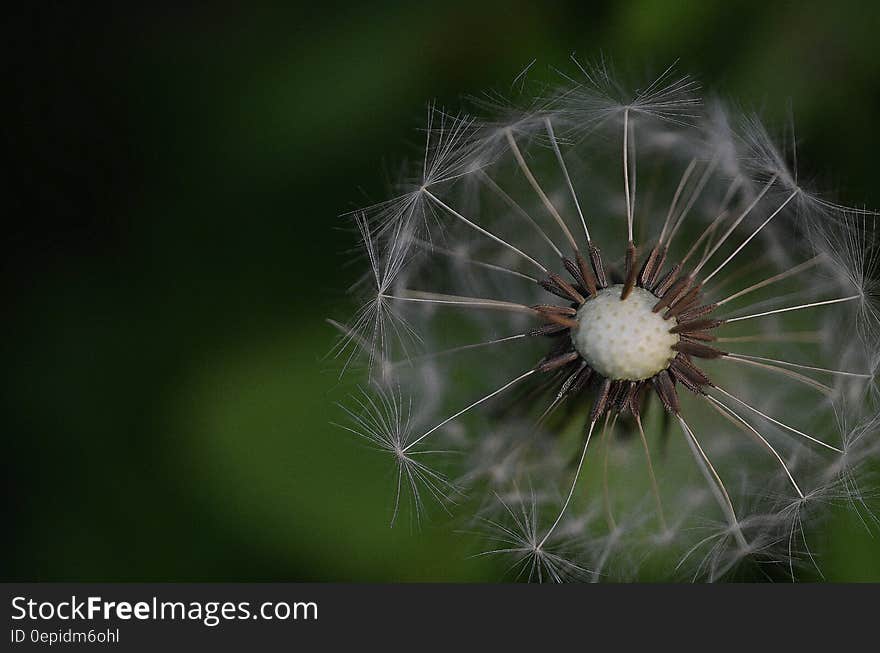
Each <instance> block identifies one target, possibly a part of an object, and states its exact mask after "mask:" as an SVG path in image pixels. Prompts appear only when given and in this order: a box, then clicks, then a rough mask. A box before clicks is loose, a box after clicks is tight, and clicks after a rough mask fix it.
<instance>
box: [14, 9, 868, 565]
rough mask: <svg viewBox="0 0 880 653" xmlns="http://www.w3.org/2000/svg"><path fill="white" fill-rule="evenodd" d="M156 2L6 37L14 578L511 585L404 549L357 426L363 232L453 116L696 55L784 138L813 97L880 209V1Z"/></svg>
mask: <svg viewBox="0 0 880 653" xmlns="http://www.w3.org/2000/svg"><path fill="white" fill-rule="evenodd" d="M147 6H148V5H144V7H143V8H141V9H134V8H132V6H129V7H128V8H127V9H125V11H124V12H123V10H122V9H121V8H120V6H116V5H114V7H115V8H110V9H102V10H98V9H95V8H92V9H91V10H88V11H87V10H85V9H83V8H82V7H80V6H75V5H66V4H58V5H37V4H29V5H28V7H27V8H25V9H20V10H19V14H18V15H17V16H15V17H14V18H13V19H12V20H9V21H6V23H5V25H4V32H5V33H4V41H5V42H6V43H7V44H9V45H10V46H11V47H12V48H13V50H12V52H13V55H14V56H11V57H8V58H7V61H6V66H7V69H8V70H7V71H6V72H7V75H5V79H6V80H7V102H6V104H7V107H6V108H7V109H8V110H10V111H11V117H10V118H9V119H7V120H6V121H5V124H4V127H3V135H4V137H5V138H6V140H7V145H9V146H11V148H12V157H11V161H12V162H13V164H14V165H13V170H12V171H11V172H10V173H9V174H8V175H7V182H8V183H9V184H10V189H11V191H12V192H11V193H10V194H7V196H8V197H11V198H12V202H11V205H10V206H9V208H8V222H7V224H11V225H12V228H11V231H10V234H9V236H8V239H7V243H8V245H7V248H6V249H7V255H6V256H5V257H4V258H5V260H6V263H7V268H6V274H5V275H4V284H5V285H4V288H5V290H6V291H7V293H6V294H7V297H8V301H7V310H6V311H5V319H4V326H5V327H6V329H7V333H6V337H5V338H3V360H4V364H5V367H6V370H7V371H6V379H7V382H6V387H5V392H4V397H5V399H6V411H5V413H6V420H5V421H6V428H5V429H4V438H5V443H4V444H5V450H6V454H5V455H4V461H5V465H6V467H7V479H8V484H9V492H8V495H7V496H8V497H9V502H10V509H11V515H12V516H11V518H10V521H9V522H8V523H9V526H10V528H9V533H10V534H11V537H8V538H6V539H7V546H8V547H10V548H9V550H8V551H7V553H6V555H4V556H3V564H4V571H3V577H4V578H5V579H38V580H357V581H381V580H495V579H498V578H499V577H500V576H501V571H502V569H500V568H498V567H496V566H494V565H492V564H491V563H490V562H489V561H485V560H475V559H473V558H469V557H468V556H469V554H471V553H473V552H474V549H473V544H472V543H471V542H470V541H469V540H468V538H467V537H465V536H462V535H460V534H456V533H451V532H449V529H448V528H447V527H446V524H445V521H446V520H445V515H444V514H443V513H442V512H441V511H439V510H435V511H434V520H433V521H432V522H430V523H428V524H425V525H423V527H422V529H421V530H417V529H410V528H409V527H408V525H407V524H406V523H401V524H398V525H397V526H396V527H395V528H393V529H391V528H389V527H388V521H389V517H390V505H391V489H392V478H391V476H390V475H389V472H388V468H387V467H385V466H384V465H383V463H384V462H385V461H384V460H383V459H382V458H381V457H380V456H377V455H376V454H373V453H371V452H369V451H368V450H366V449H365V448H364V447H361V446H360V445H359V444H358V443H357V442H353V439H352V438H350V437H348V436H347V435H346V434H345V433H344V432H343V431H341V430H340V429H338V428H336V427H334V426H332V424H331V421H332V420H333V419H336V418H338V412H337V409H336V408H335V407H334V405H333V402H334V401H335V400H338V399H341V398H342V397H343V396H344V390H343V389H341V388H340V387H338V386H339V382H338V379H337V376H336V374H335V372H334V371H333V366H332V364H330V362H328V361H327V360H325V358H324V356H325V354H326V353H327V352H328V350H329V349H330V347H331V345H332V342H333V339H334V333H333V331H332V329H331V328H330V327H329V326H327V325H326V324H325V321H324V320H325V318H326V317H327V316H330V315H335V316H337V317H344V316H346V315H347V313H348V311H349V309H350V306H349V305H348V304H347V302H346V299H345V288H346V287H347V285H348V284H349V283H350V282H351V281H352V280H353V279H354V278H355V276H356V274H358V272H359V268H358V266H359V265H360V261H359V260H358V259H356V257H355V256H353V255H352V252H351V247H352V246H353V244H354V242H355V239H354V237H353V235H352V234H351V233H350V231H349V230H348V228H347V225H346V224H345V222H344V221H343V220H340V219H339V218H338V217H337V216H338V215H339V214H340V213H342V212H343V211H346V210H349V209H351V208H353V207H356V206H359V205H363V204H364V203H365V202H367V201H369V200H376V199H379V198H381V197H383V193H384V189H383V184H384V181H385V178H384V176H383V175H382V174H381V172H380V169H381V168H380V165H381V164H382V162H383V161H387V162H388V163H387V166H388V167H389V168H393V165H394V163H395V162H397V161H399V160H400V159H401V158H403V157H404V156H406V155H408V154H410V153H411V152H412V150H411V149H410V145H411V144H412V143H413V142H414V141H415V140H417V134H416V132H415V131H414V128H415V127H417V126H418V125H419V119H420V118H422V116H423V115H424V113H423V110H424V106H425V102H426V101H429V100H431V99H437V100H438V102H439V103H441V104H447V105H450V106H457V105H458V104H459V102H460V98H461V96H462V95H466V94H478V93H480V92H481V91H482V90H484V89H487V88H496V89H500V90H506V89H508V88H509V86H510V83H511V82H512V81H513V79H514V77H516V75H517V73H518V72H519V71H520V70H521V69H522V68H523V67H524V66H526V65H527V64H529V62H531V61H532V60H533V59H536V60H537V61H536V63H535V65H534V66H533V68H532V71H531V74H532V76H533V77H536V78H539V79H540V78H546V79H552V78H553V75H554V73H553V72H552V70H550V68H549V67H550V66H559V67H564V66H565V65H566V64H567V59H568V56H569V54H570V53H571V52H577V53H578V55H580V56H583V57H585V58H590V57H595V56H598V55H599V54H600V53H604V54H605V55H606V56H608V57H609V58H611V59H613V60H614V61H615V62H616V63H617V64H618V65H619V66H620V67H621V68H623V69H627V70H632V71H634V72H635V73H637V74H638V73H640V72H642V70H643V69H647V68H650V69H652V70H657V69H658V68H662V67H665V66H666V65H668V64H669V63H670V62H671V61H674V60H679V67H680V69H681V70H683V71H686V72H691V73H693V74H695V75H697V76H699V77H700V78H701V79H702V80H704V82H705V83H706V85H707V86H708V88H709V89H710V90H712V91H717V92H720V93H723V94H726V95H730V96H732V97H734V98H738V99H740V100H742V101H744V102H745V103H746V104H748V105H754V106H756V107H758V108H763V109H764V113H765V115H766V116H767V118H768V120H769V121H770V122H771V123H773V124H776V125H781V124H782V122H783V120H784V119H785V116H786V114H787V107H788V102H789V101H790V102H791V104H792V106H793V107H794V111H795V117H796V124H797V129H798V132H797V133H798V138H799V140H800V153H801V160H802V161H804V162H809V167H808V168H806V171H807V172H809V173H810V174H812V175H816V176H818V177H820V178H822V179H826V178H827V179H828V180H829V181H830V182H831V183H832V185H833V187H834V188H836V189H839V191H840V197H841V198H842V199H843V200H844V201H847V202H851V203H865V204H867V205H869V206H874V207H877V206H880V190H878V188H877V186H876V184H875V181H874V161H873V158H874V154H875V152H876V151H877V148H878V145H880V140H878V136H877V130H876V125H875V123H873V122H872V121H874V120H876V117H877V115H878V114H880V58H878V57H877V56H876V30H875V29H874V27H875V26H876V25H877V24H878V19H880V5H875V4H871V3H858V2H852V3H846V2H838V3H815V4H814V3H787V2H780V3H766V2H735V3H731V2H724V3H722V2H717V3H716V2H701V1H698V0H695V1H692V2H626V3H622V2H606V3H590V2H583V1H572V2H544V3H530V2H522V1H520V0H507V1H506V2H494V1H488V2H478V3H474V2H466V3H465V2H455V1H447V2H444V3H388V2H379V1H377V2H369V3H352V4H350V5H343V4H339V3H334V2H324V3H318V4H315V3H309V4H307V5H305V4H304V5H301V6H295V5H291V4H286V5H284V6H281V7H267V6H263V7H261V8H253V7H250V8H247V9H244V8H242V7H237V8H236V7H229V6H221V5H216V6H211V7H202V8H201V9H198V10H197V9H166V10H158V9H149V10H148V9H146V7H147ZM383 157H387V159H385V158H383ZM829 172H833V175H834V176H833V177H828V176H827V175H828V173H829ZM832 526H833V527H831V528H829V529H828V530H827V532H826V533H825V537H827V539H828V543H827V547H825V548H826V549H827V552H828V556H826V557H825V558H824V559H822V560H820V563H821V565H822V566H823V570H824V571H825V572H826V578H828V579H829V580H869V579H873V580H880V566H878V564H880V563H878V560H880V544H878V542H877V540H875V539H873V538H872V537H871V536H870V535H869V534H867V533H866V531H865V529H864V528H863V527H861V525H860V524H859V523H858V521H857V520H855V518H853V517H848V516H846V515H843V514H841V515H839V516H837V517H835V520H834V522H833V524H832Z"/></svg>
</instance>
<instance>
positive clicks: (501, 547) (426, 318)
mask: <svg viewBox="0 0 880 653" xmlns="http://www.w3.org/2000/svg"><path fill="white" fill-rule="evenodd" d="M574 63H575V66H574V70H573V72H572V73H571V74H568V73H566V74H563V75H562V79H561V82H560V84H559V85H558V87H555V88H543V89H541V90H540V91H539V93H538V94H537V98H533V99H528V100H527V101H526V102H525V103H524V105H525V106H524V107H523V108H520V109H516V108H512V107H511V106H510V105H505V106H502V103H501V102H500V101H499V99H498V98H497V97H496V96H492V97H489V98H484V99H483V100H481V101H479V102H477V103H476V104H477V105H478V108H480V109H483V110H488V111H493V112H496V113H497V114H501V118H498V117H497V116H494V117H493V116H490V117H489V118H485V119H481V118H474V117H471V116H467V115H464V114H457V115H452V114H450V113H448V112H445V111H442V110H440V109H437V108H436V107H430V108H429V120H428V124H427V128H426V129H425V148H424V152H423V154H422V156H421V158H420V160H419V161H418V162H417V163H416V164H415V166H414V172H413V174H412V175H411V176H409V177H408V179H407V180H405V181H404V182H403V183H402V184H401V186H400V187H399V189H400V193H399V194H397V195H396V196H395V197H393V198H392V199H391V200H388V201H386V202H383V203H381V204H377V205H374V206H372V207H369V208H367V209H365V210H363V211H360V212H358V213H357V214H356V223H357V225H358V227H359V229H360V235H361V240H362V243H363V245H364V249H365V253H366V257H367V259H368V261H369V264H370V273H369V275H367V276H366V277H365V280H364V281H363V283H361V284H360V285H359V286H357V287H356V290H357V291H358V292H361V293H363V292H364V291H365V290H366V297H365V301H364V304H363V305H362V308H361V309H360V310H359V312H358V313H357V314H356V316H355V318H354V320H352V321H351V322H350V323H349V324H348V325H346V326H343V325H341V324H339V323H334V324H336V325H337V326H338V328H340V330H341V332H342V339H341V341H340V345H339V350H338V353H340V355H341V356H342V357H343V359H344V361H345V365H344V367H346V368H348V367H350V363H351V362H352V361H354V360H356V359H358V358H361V359H363V360H365V361H366V366H367V369H368V372H367V374H368V378H369V386H370V391H369V392H371V393H373V394H375V396H376V397H377V399H372V398H371V396H370V394H366V395H364V396H362V397H360V398H358V399H357V400H356V401H355V402H354V405H353V407H350V408H347V409H346V410H347V411H348V413H349V416H350V417H351V419H352V423H351V425H350V426H349V427H348V428H350V430H352V431H354V432H356V433H358V434H360V435H362V436H364V437H367V438H368V439H370V440H371V441H373V442H374V443H375V444H377V446H378V447H379V448H380V449H382V450H384V451H386V452H388V453H390V454H391V455H392V457H393V458H394V460H395V461H396V464H397V468H398V475H397V482H396V490H395V497H396V498H395V504H394V505H395V508H394V516H395V518H396V516H397V514H398V512H399V510H400V507H401V496H402V493H403V492H404V491H407V490H408V491H409V492H410V496H411V498H412V504H413V506H414V510H415V514H416V516H417V517H420V516H421V515H423V514H424V511H425V504H424V503H423V499H422V496H423V494H424V491H425V490H427V493H428V494H429V495H430V496H432V497H433V498H435V499H436V500H437V502H438V503H440V504H441V505H443V506H445V507H447V508H450V506H451V504H450V500H451V499H453V498H455V499H456V503H457V505H456V506H455V507H454V508H452V512H454V513H456V514H459V515H460V516H461V518H463V519H465V520H470V522H471V525H472V526H476V527H478V528H479V529H480V530H481V532H484V533H485V535H486V537H487V540H488V542H490V543H494V544H490V545H489V546H488V548H487V549H486V550H485V552H484V553H485V554H486V555H492V556H499V555H503V556H509V557H512V561H511V565H512V569H513V570H515V572H516V575H517V577H523V578H528V579H530V580H554V581H560V580H619V579H629V578H634V577H639V576H640V575H644V574H649V575H650V574H654V575H658V576H659V577H662V578H690V579H707V580H717V579H721V578H725V577H730V576H731V575H733V574H736V573H738V572H739V571H741V570H743V569H744V568H745V567H747V566H748V565H752V566H753V568H754V569H756V570H758V571H759V572H760V573H761V574H764V575H767V576H769V577H773V578H775V577H778V576H780V575H787V576H790V577H792V578H796V577H797V575H798V570H799V569H800V568H801V567H802V566H803V565H807V566H810V567H815V568H818V567H820V560H819V556H818V555H817V554H816V553H815V552H814V551H813V549H812V548H811V547H810V544H809V542H808V539H807V537H808V533H809V532H810V531H809V529H810V528H811V527H812V525H813V524H816V523H820V520H821V519H822V515H823V514H825V513H827V510H821V509H820V508H821V507H822V506H825V507H827V504H828V503H838V502H850V503H851V504H852V505H854V506H855V507H856V509H857V510H859V514H865V515H867V518H866V522H870V520H871V519H872V517H871V516H870V511H869V510H867V506H868V503H867V502H866V501H865V490H864V489H863V486H864V484H865V479H864V476H863V470H864V469H865V467H866V465H865V462H866V461H867V460H869V459H870V458H871V457H872V456H874V455H875V454H876V451H877V448H878V438H877V430H878V425H880V412H878V401H877V400H878V393H877V387H876V385H875V375H876V372H877V368H878V365H880V346H878V344H880V342H878V330H880V317H878V316H880V312H878V308H877V305H876V291H877V283H878V282H877V281H876V279H877V262H878V258H877V254H878V250H877V238H876V232H875V218H874V214H873V213H871V212H869V211H865V210H857V209H848V208H845V207H843V206H840V205H838V204H836V203H834V202H832V201H830V200H828V199H827V198H824V197H822V196H820V195H818V194H816V193H814V192H812V191H810V190H809V189H807V188H806V187H805V186H804V185H803V184H801V183H800V182H799V180H798V175H797V170H796V163H795V162H796V157H795V156H794V152H793V151H792V152H789V153H784V152H782V151H780V150H779V149H778V148H777V147H776V146H775V145H774V143H773V141H772V140H771V138H770V137H769V135H768V132H767V131H766V130H765V129H764V127H763V126H762V124H761V123H760V121H759V120H758V119H757V118H756V117H754V116H737V115H734V114H732V113H730V112H729V111H726V110H725V109H724V107H723V105H722V104H721V103H720V102H718V101H712V102H709V103H706V102H703V101H702V99H701V98H700V97H699V96H698V92H699V87H698V85H697V84H696V82H695V81H694V80H692V79H691V78H689V77H678V76H676V75H675V74H674V72H673V70H672V69H669V70H666V71H665V72H664V73H663V74H662V75H661V76H659V77H658V78H656V79H655V80H654V81H653V82H651V83H650V84H648V85H647V86H645V87H643V88H642V89H640V90H635V91H633V92H629V91H628V90H627V89H625V88H624V87H623V86H621V85H620V84H618V83H617V82H616V81H614V77H613V75H612V74H611V73H610V72H609V70H608V68H607V67H605V66H604V65H598V66H589V67H588V66H585V65H581V64H579V63H578V62H576V61H575V62H574ZM520 81H521V80H520ZM789 159H791V160H792V164H791V166H790V165H789V164H788V161H789ZM367 289H368V290H367ZM377 368H381V370H382V373H381V374H375V373H374V372H375V370H376V369H377ZM404 395H405V396H404ZM404 405H405V406H407V408H406V409H405V410H404V409H403V406H404ZM404 415H405V416H406V417H405V418H404V417H402V416H404ZM429 452H430V453H432V454H434V455H433V456H426V455H425V454H427V453H429ZM443 452H448V453H450V455H444V453H443ZM453 454H455V455H453ZM428 458H431V459H432V460H433V459H436V460H438V461H439V462H438V465H439V467H440V468H442V469H439V468H438V469H433V468H431V467H429V461H428ZM447 479H455V480H453V481H448V480H447ZM525 486H528V487H529V488H531V489H530V492H529V494H528V497H527V498H526V499H524V498H523V496H522V494H521V493H520V492H519V490H518V489H517V488H519V487H525ZM868 487H870V485H868ZM462 513H463V514H462Z"/></svg>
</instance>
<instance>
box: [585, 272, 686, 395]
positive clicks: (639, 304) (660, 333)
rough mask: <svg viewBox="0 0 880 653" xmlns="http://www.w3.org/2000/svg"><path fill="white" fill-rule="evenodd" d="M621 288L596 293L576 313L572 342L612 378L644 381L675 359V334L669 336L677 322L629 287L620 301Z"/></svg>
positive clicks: (646, 295) (652, 300)
mask: <svg viewBox="0 0 880 653" xmlns="http://www.w3.org/2000/svg"><path fill="white" fill-rule="evenodd" d="M622 290H623V285H622V284H617V285H616V286H609V287H608V288H605V289H604V290H600V291H599V292H598V293H597V295H596V297H594V298H593V299H590V300H588V301H587V303H586V304H584V305H583V306H581V308H580V310H578V312H577V321H578V326H577V328H575V329H574V331H573V335H572V341H573V343H574V347H575V349H577V351H578V353H579V354H580V355H581V356H583V358H584V360H585V361H586V362H587V364H589V365H590V367H592V368H593V369H594V370H596V371H597V372H598V373H599V374H601V375H602V376H604V377H605V378H607V379H612V380H623V379H627V380H631V381H636V380H639V379H648V378H650V377H652V376H654V375H655V374H657V372H660V371H661V370H664V369H666V368H667V367H668V366H669V362H670V361H671V360H672V359H673V358H675V355H676V351H675V350H674V349H673V348H672V346H673V345H675V344H676V343H677V342H678V335H677V334H674V333H669V330H670V329H671V328H673V327H674V326H676V324H678V322H677V321H676V319H675V318H674V317H673V318H669V319H668V320H664V319H663V315H662V311H661V312H659V313H654V312H652V311H651V308H652V307H653V306H654V305H655V304H656V303H657V301H658V300H657V297H655V296H654V295H653V294H651V293H650V292H648V291H647V290H644V289H642V288H638V287H636V288H633V289H632V292H631V293H630V295H629V297H627V298H626V299H625V300H623V301H621V300H620V293H621V291H622Z"/></svg>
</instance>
